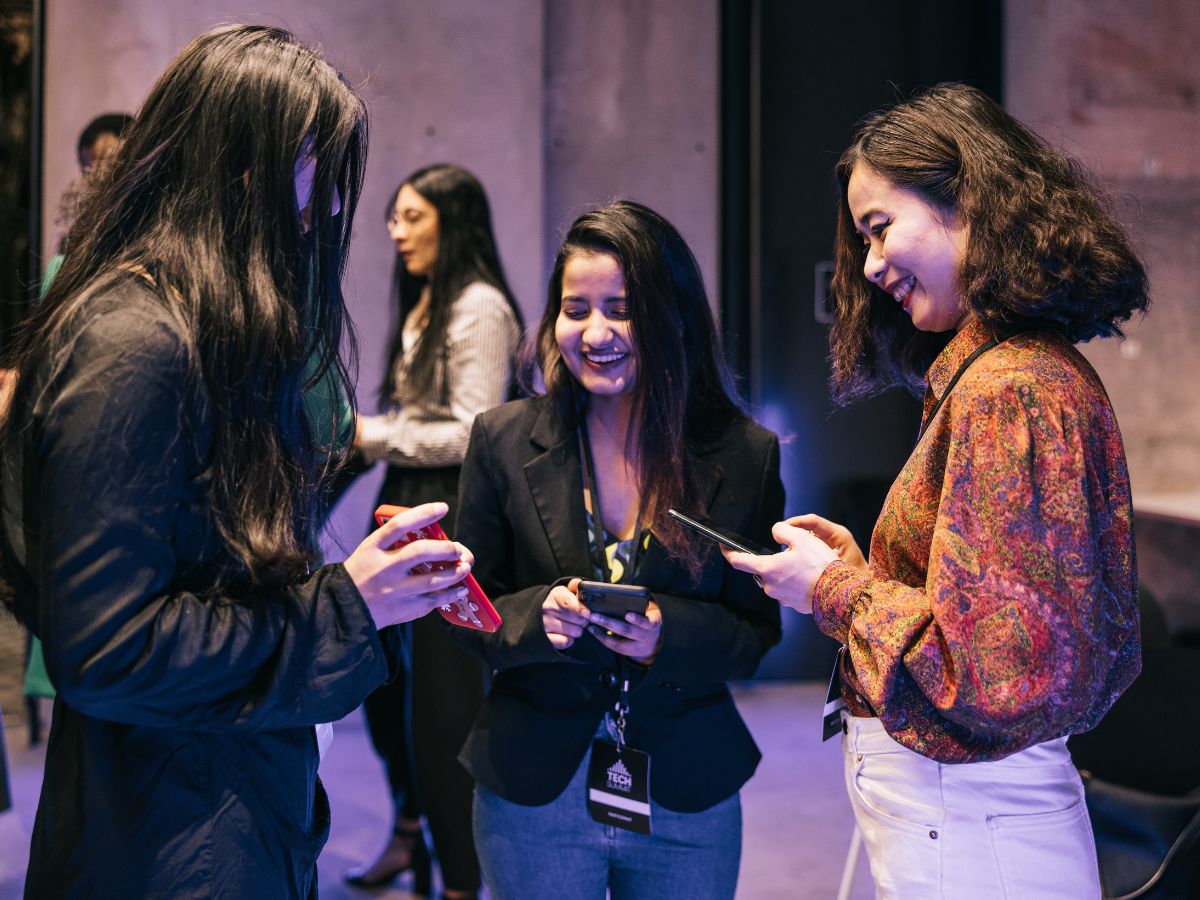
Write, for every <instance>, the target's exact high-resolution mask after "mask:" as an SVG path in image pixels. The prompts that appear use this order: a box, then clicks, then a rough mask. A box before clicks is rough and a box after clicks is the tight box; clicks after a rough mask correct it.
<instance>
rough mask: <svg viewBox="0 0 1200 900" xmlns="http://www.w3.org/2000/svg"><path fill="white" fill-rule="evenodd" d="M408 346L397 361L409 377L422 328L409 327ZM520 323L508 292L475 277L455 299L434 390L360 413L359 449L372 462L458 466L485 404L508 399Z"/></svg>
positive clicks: (398, 368) (405, 338)
mask: <svg viewBox="0 0 1200 900" xmlns="http://www.w3.org/2000/svg"><path fill="white" fill-rule="evenodd" d="M402 337H403V342H404V353H403V354H402V356H401V358H400V359H399V360H398V361H397V363H396V383H397V384H402V383H403V379H404V372H405V369H406V368H407V366H408V364H409V362H410V361H411V359H412V355H413V352H414V350H415V348H416V343H417V339H418V338H419V337H420V330H419V329H413V328H405V329H404V333H403V336H402ZM520 340H521V329H520V326H519V325H518V324H517V318H516V315H514V313H513V311H512V308H511V307H510V306H509V305H508V301H507V300H506V299H505V298H504V295H503V294H502V293H500V291H499V290H497V289H496V288H495V287H493V286H492V285H490V284H486V283H485V282H482V281H476V282H472V283H471V284H469V285H467V287H466V289H465V290H464V291H463V292H462V293H461V294H459V295H458V297H457V298H456V299H455V300H454V303H453V306H452V310H451V316H450V325H449V327H448V328H447V330H446V344H445V347H444V348H443V350H442V352H441V353H440V354H439V355H438V358H437V360H436V363H435V366H436V369H435V375H434V389H433V390H432V391H431V392H430V395H429V396H427V397H422V398H419V399H418V400H417V401H413V402H409V403H408V404H406V405H401V404H400V400H399V397H393V398H392V399H393V401H394V403H395V404H396V405H395V406H394V407H393V408H392V409H390V410H388V411H387V412H385V413H383V414H381V415H377V416H360V417H359V423H360V437H359V449H360V450H361V451H362V454H363V456H364V457H365V458H366V459H367V461H368V462H374V461H375V460H377V459H383V460H386V461H387V462H388V463H389V464H391V465H393V466H406V467H410V468H437V467H441V466H457V465H460V464H461V463H462V461H463V457H464V456H465V455H466V452H467V440H468V438H469V437H470V434H471V423H472V422H474V421H475V416H477V415H478V414H479V413H481V412H483V411H484V410H488V409H491V408H492V407H493V406H499V405H500V404H501V403H503V402H504V401H505V400H507V399H508V391H509V386H510V385H511V383H512V377H513V364H514V361H515V357H516V352H517V346H518V344H519V343H520Z"/></svg>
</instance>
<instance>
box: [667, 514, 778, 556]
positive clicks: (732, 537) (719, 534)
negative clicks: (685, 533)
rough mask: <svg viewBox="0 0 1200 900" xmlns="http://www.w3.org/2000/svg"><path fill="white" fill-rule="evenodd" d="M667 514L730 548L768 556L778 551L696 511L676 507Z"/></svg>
mask: <svg viewBox="0 0 1200 900" xmlns="http://www.w3.org/2000/svg"><path fill="white" fill-rule="evenodd" d="M667 515H668V516H670V517H671V518H672V519H674V520H675V521H676V522H682V523H683V524H684V525H686V526H687V527H688V528H691V529H692V530H693V531H695V532H697V533H698V534H702V535H704V537H706V538H708V539H709V540H710V541H716V542H717V543H718V544H721V545H722V546H724V547H728V548H729V549H730V550H740V551H741V552H742V553H753V554H754V555H755V556H770V555H771V554H773V553H778V552H779V551H778V550H770V549H768V548H767V547H764V546H763V545H762V544H759V543H756V542H755V541H752V540H750V538H748V537H746V536H745V535H741V534H738V533H737V532H736V531H734V530H732V529H730V528H726V527H725V526H723V525H718V524H717V523H716V522H714V521H713V520H712V519H709V518H706V517H705V516H702V515H699V514H697V513H681V512H680V511H679V510H677V509H668V510H667Z"/></svg>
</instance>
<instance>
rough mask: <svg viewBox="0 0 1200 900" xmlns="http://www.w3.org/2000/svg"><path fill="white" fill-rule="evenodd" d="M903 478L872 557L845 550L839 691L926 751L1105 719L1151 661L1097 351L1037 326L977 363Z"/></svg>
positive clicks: (823, 597) (932, 395) (964, 750)
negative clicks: (1146, 657)
mask: <svg viewBox="0 0 1200 900" xmlns="http://www.w3.org/2000/svg"><path fill="white" fill-rule="evenodd" d="M989 338H990V334H989V333H988V332H987V331H986V329H985V328H984V326H982V325H980V324H979V323H978V322H976V321H974V320H972V321H971V322H970V323H969V324H968V325H967V326H965V327H964V328H963V330H962V331H961V332H959V333H958V334H957V335H956V336H955V337H954V339H953V340H952V341H951V342H950V344H949V345H948V346H947V347H946V349H945V350H944V351H943V352H942V354H941V355H940V356H939V357H938V358H937V360H935V361H934V364H933V365H932V366H931V367H930V369H929V372H928V374H927V381H928V389H927V391H926V396H925V416H926V417H928V416H929V415H930V412H931V410H933V408H934V406H935V405H936V403H937V401H938V400H939V399H940V398H941V396H942V394H943V393H944V392H945V390H946V386H947V384H948V382H949V381H950V379H951V378H952V376H953V375H954V373H955V371H957V369H958V367H959V365H960V364H961V363H962V362H963V360H965V359H966V357H967V356H969V355H970V354H971V353H972V352H973V351H974V350H975V349H976V348H978V347H980V346H982V345H983V344H984V343H985V342H986V341H987V340H988V339H989ZM925 425H926V428H925V432H924V434H923V436H922V438H921V440H920V441H919V442H918V444H917V446H916V449H914V451H913V453H912V456H911V457H909V460H908V462H907V463H906V464H905V466H904V468H903V470H902V471H901V472H900V475H899V477H898V478H897V479H896V483H895V484H894V485H893V486H892V489H891V492H890V493H889V494H888V497H887V500H886V501H885V503H884V506H883V511H882V513H881V514H880V517H879V522H878V523H877V524H876V526H875V532H874V535H873V536H872V539H871V553H870V570H869V572H865V573H864V572H859V571H857V570H855V569H852V568H850V567H849V566H847V565H846V564H844V563H841V562H836V563H833V564H832V565H830V566H829V568H827V569H826V570H825V572H824V573H823V574H822V575H821V578H820V579H819V580H818V582H817V584H816V587H815V589H814V592H813V594H814V596H813V614H814V617H815V620H816V622H817V626H818V627H819V628H820V629H821V630H822V631H823V632H825V633H826V634H828V635H830V636H831V637H833V638H835V639H836V640H838V641H841V642H842V643H843V644H846V645H847V647H848V651H849V652H848V653H847V654H844V655H843V666H842V672H841V676H842V693H843V696H844V697H845V699H846V703H847V706H848V707H849V709H850V711H851V712H852V713H853V714H854V715H860V716H878V717H879V718H880V719H881V720H882V722H883V725H884V727H885V728H886V730H887V732H888V734H890V735H891V736H892V737H893V738H894V739H895V740H897V741H898V742H899V743H901V744H903V745H904V746H905V747H908V748H910V749H912V750H914V751H916V752H917V753H920V754H922V755H923V756H928V757H931V758H933V759H936V760H939V761H941V762H947V763H960V762H973V761H978V760H991V759H999V758H1001V757H1004V756H1008V755H1010V754H1012V753H1015V752H1017V751H1019V750H1022V749H1024V748H1026V747H1029V746H1032V745H1033V744H1037V743H1040V742H1042V741H1047V740H1051V739H1053V738H1056V737H1061V736H1063V735H1066V734H1071V733H1075V732H1080V731H1087V730H1088V729H1090V728H1093V727H1094V726H1095V725H1096V723H1097V722H1098V721H1099V720H1100V717H1101V716H1103V715H1104V713H1105V712H1106V711H1107V710H1108V708H1109V707H1110V706H1111V705H1112V704H1113V701H1115V700H1116V698H1117V697H1118V696H1119V695H1120V694H1121V692H1122V691H1123V690H1125V688H1126V687H1128V686H1129V684H1130V683H1131V682H1132V681H1133V679H1134V678H1135V677H1136V676H1137V674H1138V672H1139V671H1140V669H1141V652H1140V644H1139V631H1138V615H1137V573H1136V567H1135V562H1134V550H1133V521H1132V519H1133V510H1132V506H1131V502H1130V491H1129V475H1128V471H1127V468H1126V465H1125V452H1124V448H1123V446H1122V443H1121V435H1120V432H1119V431H1118V429H1117V421H1116V418H1115V416H1114V414H1113V410H1112V406H1111V404H1110V403H1109V400H1108V396H1107V395H1106V394H1105V391H1104V387H1103V385H1102V384H1101V383H1100V379H1099V377H1098V376H1097V375H1096V373H1095V371H1094V370H1093V369H1092V367H1091V366H1090V365H1089V364H1088V363H1087V361H1086V360H1085V359H1084V358H1083V356H1082V355H1080V353H1079V352H1078V351H1077V350H1075V348H1074V347H1072V346H1071V345H1070V344H1069V343H1068V342H1067V340H1066V339H1065V338H1061V337H1058V336H1055V335H1053V334H1049V333H1037V334H1032V333H1026V334H1023V335H1018V336H1017V337H1014V338H1010V339H1009V340H1007V341H1005V342H1003V343H1001V344H1000V345H999V346H997V347H994V348H993V349H991V350H988V351H987V352H985V353H984V354H983V355H982V356H980V357H979V358H978V359H976V360H975V362H974V363H973V364H972V365H971V366H970V368H968V369H967V370H966V372H965V373H964V374H963V376H962V378H961V380H960V381H959V382H958V384H957V385H956V386H955V387H954V390H953V391H952V392H951V393H950V396H949V398H948V399H947V400H946V401H945V403H944V404H943V405H942V407H941V409H940V411H938V412H937V414H936V416H935V417H934V419H933V421H932V422H926V423H925Z"/></svg>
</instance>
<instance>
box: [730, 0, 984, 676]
mask: <svg viewBox="0 0 1200 900" xmlns="http://www.w3.org/2000/svg"><path fill="white" fill-rule="evenodd" d="M1002 7H1003V4H1002V2H1001V0H980V2H977V3H955V2H951V0H942V2H937V0H914V2H906V3H896V2H881V0H869V2H863V3H857V4H854V5H853V6H846V5H844V4H832V3H811V4H809V3H794V2H790V0H749V2H745V0H743V2H738V0H725V2H723V5H722V29H723V33H722V57H723V59H722V69H723V71H722V80H723V87H722V120H723V121H722V129H723V132H724V136H723V141H724V144H723V149H724V154H723V160H722V192H723V209H722V220H723V223H724V224H723V227H724V233H723V234H722V283H721V287H722V318H723V325H724V328H725V331H726V335H727V342H728V348H727V349H728V352H729V354H730V358H731V361H732V362H733V363H734V365H735V366H736V368H737V371H738V372H739V374H740V375H741V376H742V383H743V385H744V386H745V388H746V396H747V399H749V400H750V401H751V402H752V403H753V405H754V406H755V408H756V410H757V411H758V413H759V415H760V418H761V420H762V421H763V423H764V424H765V425H767V426H768V427H770V428H772V429H773V430H775V431H777V432H778V433H779V434H780V435H781V436H784V437H786V438H787V439H788V441H787V443H785V445H784V448H783V480H784V484H785V485H786V487H787V492H788V503H787V510H788V513H789V514H797V513H801V512H817V513H820V514H822V515H825V516H827V517H829V518H832V519H835V520H838V521H841V522H843V523H844V524H846V525H847V526H848V527H849V528H850V529H851V530H852V531H853V532H854V533H855V537H856V538H857V540H858V541H859V542H860V544H861V545H862V546H863V548H864V549H865V548H866V547H867V544H868V542H869V540H870V532H871V528H872V526H873V525H874V521H875V517H876V515H877V514H878V512H879V507H880V505H881V504H882V502H883V497H884V494H885V492H886V490H887V488H888V486H889V485H890V483H891V480H892V478H893V477H894V476H895V474H896V473H897V472H898V471H899V469H900V467H901V466H902V465H903V464H904V461H905V459H906V458H907V457H908V453H909V451H910V450H911V447H912V441H913V438H914V437H915V435H916V429H917V424H918V415H919V406H918V404H917V402H916V401H915V400H914V399H912V398H911V397H909V396H908V395H906V394H903V393H901V392H898V391H893V392H890V393H889V394H886V395H884V396H882V397H877V398H875V399H873V400H870V401H868V402H865V403H860V404H858V405H856V406H854V407H852V408H850V409H838V408H837V407H835V406H834V404H833V402H832V400H831V399H830V396H829V390H828V386H827V380H826V379H827V377H828V366H827V361H826V357H827V353H828V326H827V324H826V323H825V322H824V321H822V320H823V319H824V318H825V310H824V305H823V302H822V299H823V294H822V292H823V290H824V287H825V284H826V275H827V272H828V261H829V260H831V259H832V246H833V244H832V236H833V226H834V216H835V183H834V180H833V165H834V163H835V162H836V161H837V157H838V155H839V154H840V153H841V151H842V149H843V148H844V147H845V146H846V144H847V143H848V142H849V139H850V135H851V132H852V131H853V127H854V123H855V122H856V121H858V119H860V118H861V117H862V116H863V115H865V114H866V113H868V112H870V111H871V110H873V109H876V108H878V107H880V106H883V105H885V104H887V103H889V102H891V101H893V100H895V99H896V98H897V97H898V96H901V95H904V94H907V93H910V92H911V91H912V90H914V89H916V88H919V87H924V86H928V85H931V84H935V83H937V82H939V81H965V82H968V83H971V84H974V85H976V86H978V87H980V88H982V89H983V90H985V91H987V92H988V93H989V94H991V95H992V96H993V97H996V98H997V99H1001V100H1002V99H1003V98H1002V94H1001V87H1002V68H1001V63H1002V34H1003V18H1002ZM834 649H835V647H834V646H833V642H832V641H830V640H828V639H827V638H825V637H824V636H823V635H821V634H820V633H819V632H818V631H817V630H816V628H815V627H814V626H813V625H812V621H811V619H810V618H808V617H806V616H800V615H797V614H794V613H791V612H790V611H789V610H786V609H785V610H784V640H783V643H782V644H781V646H779V647H777V648H776V649H775V650H774V651H772V653H771V654H770V656H768V658H767V660H766V661H765V662H764V664H763V666H762V668H761V670H760V673H759V675H760V677H764V678H796V677H800V678H812V677H825V676H827V675H828V673H829V671H830V666H831V662H832V656H833V651H834Z"/></svg>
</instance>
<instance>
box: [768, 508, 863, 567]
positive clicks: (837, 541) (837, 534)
mask: <svg viewBox="0 0 1200 900" xmlns="http://www.w3.org/2000/svg"><path fill="white" fill-rule="evenodd" d="M787 523H788V524H789V525H791V526H792V527H793V528H805V529H807V530H808V531H811V532H812V533H813V534H815V535H816V536H817V537H819V538H820V539H821V540H823V541H824V542H825V545H826V546H827V547H829V548H830V549H831V550H833V552H834V553H836V554H837V555H838V558H839V559H841V561H842V562H844V563H845V564H846V565H848V566H849V567H850V568H852V569H858V570H859V571H860V572H865V571H867V558H866V557H865V556H863V552H862V550H860V549H859V548H858V542H857V541H855V540H854V535H852V534H851V533H850V529H849V528H847V527H846V526H845V525H839V524H838V523H837V522H830V521H829V520H828V519H823V518H821V517H820V516H816V515H813V514H812V513H808V514H806V515H803V516H792V517H791V518H790V519H788V520H787Z"/></svg>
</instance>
